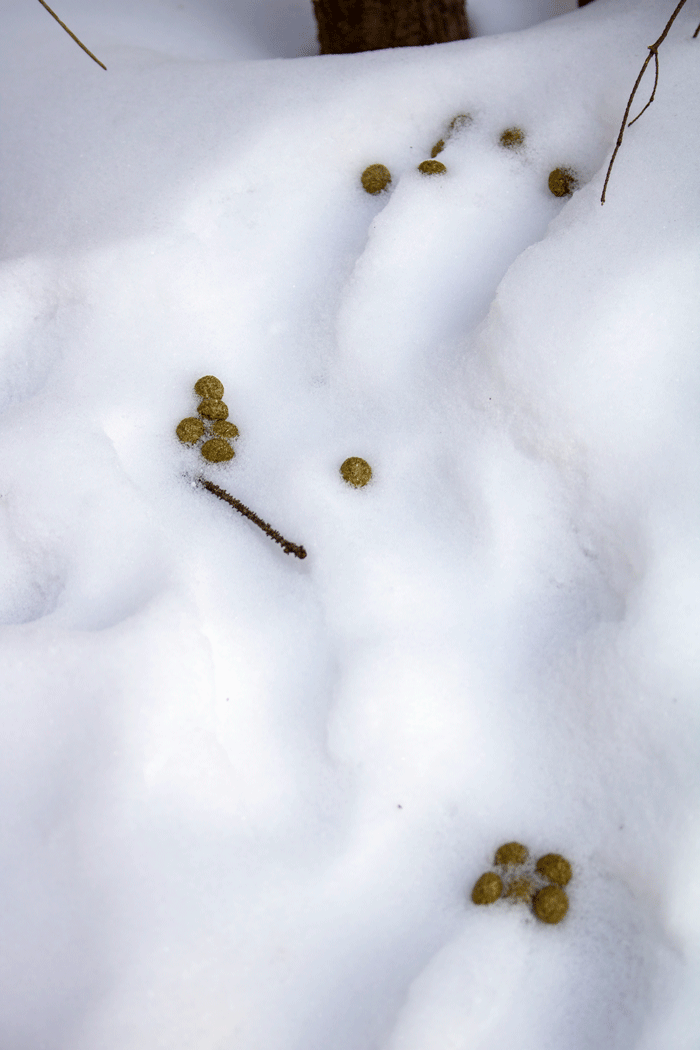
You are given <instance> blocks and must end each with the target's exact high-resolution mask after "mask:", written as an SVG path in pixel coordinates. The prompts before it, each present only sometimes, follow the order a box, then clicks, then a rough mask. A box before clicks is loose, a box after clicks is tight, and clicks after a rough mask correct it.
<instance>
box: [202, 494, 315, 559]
mask: <svg viewBox="0 0 700 1050" xmlns="http://www.w3.org/2000/svg"><path fill="white" fill-rule="evenodd" d="M197 483H198V484H199V485H201V486H202V488H205V489H208V491H209V492H213V493H214V495H215V496H218V497H219V499H222V500H223V501H224V503H228V504H229V506H231V507H233V509H234V510H237V511H238V513H239V514H243V515H244V516H245V517H246V518H249V519H250V521H252V522H254V524H255V525H257V526H258V528H259V529H262V530H263V532H265V533H267V535H268V536H269V537H270V539H271V540H274V541H275V543H279V545H280V547H282V549H283V550H284V552H285V554H294V555H295V556H296V557H297V558H305V557H306V551H305V550H304V548H303V547H299V546H298V545H297V544H296V543H291V542H290V541H289V540H285V538H284V536H281V535H280V533H279V532H277V530H276V529H273V528H272V526H271V525H268V523H267V522H266V521H263V520H262V518H259V517H258V515H257V514H255V513H254V512H253V511H252V510H250V509H249V508H248V507H246V505H245V504H244V503H241V501H240V500H239V499H236V497H235V496H232V495H231V493H230V492H227V491H226V489H220V488H219V486H218V485H215V484H214V482H213V481H208V480H207V479H206V478H197Z"/></svg>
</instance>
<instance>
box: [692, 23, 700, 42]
mask: <svg viewBox="0 0 700 1050" xmlns="http://www.w3.org/2000/svg"><path fill="white" fill-rule="evenodd" d="M698 33H700V26H698V28H697V29H696V30H695V32H694V33H693V40H695V37H696V36H697V35H698Z"/></svg>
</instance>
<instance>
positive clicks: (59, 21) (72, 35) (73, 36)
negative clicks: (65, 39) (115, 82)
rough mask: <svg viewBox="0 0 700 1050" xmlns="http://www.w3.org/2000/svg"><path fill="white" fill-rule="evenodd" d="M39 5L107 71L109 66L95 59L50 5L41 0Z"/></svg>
mask: <svg viewBox="0 0 700 1050" xmlns="http://www.w3.org/2000/svg"><path fill="white" fill-rule="evenodd" d="M39 3H40V4H41V6H42V7H45V8H46V10H47V11H48V12H49V14H50V15H51V16H52V17H53V18H55V19H56V21H57V22H58V24H59V25H60V26H61V27H62V28H63V29H65V31H66V33H68V36H70V37H72V38H73V40H75V42H76V44H77V45H78V46H79V47H82V49H83V51H84V52H85V54H86V55H89V56H90V58H91V59H92V60H93V62H97V64H98V66H102V68H103V69H104V70H106V69H107V66H105V65H104V63H102V62H100V60H99V58H95V56H94V55H93V53H92V51H90V50H88V48H86V47H85V44H84V43H83V42H82V40H78V38H77V36H76V35H75V33H73V32H72V31H71V30H70V29H69V28H68V26H67V25H66V23H65V22H62V21H61V19H60V18H59V17H58V15H57V14H56V12H55V11H52V10H51V8H50V7H49V5H48V4H47V3H46V2H45V0H39Z"/></svg>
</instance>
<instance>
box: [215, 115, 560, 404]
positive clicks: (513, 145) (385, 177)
mask: <svg viewBox="0 0 700 1050" xmlns="http://www.w3.org/2000/svg"><path fill="white" fill-rule="evenodd" d="M473 122H474V118H473V117H472V116H471V114H469V113H458V114H457V116H456V117H453V118H452V120H451V121H450V122H449V124H448V125H447V130H446V131H445V132H444V133H443V135H442V137H441V138H439V139H438V140H437V142H436V143H435V145H434V146H433V148H432V149H431V151H430V158H431V159H430V160H424V161H421V163H420V164H419V165H418V171H419V172H420V173H421V175H445V174H446V173H447V168H446V167H445V165H444V164H443V163H442V162H441V161H439V160H435V158H436V157H437V156H438V155H439V154H440V153H442V152H443V150H444V149H445V146H446V145H447V143H448V141H449V140H450V139H451V138H453V137H454V136H456V135H458V134H459V133H460V132H461V131H462V130H463V129H464V128H466V127H469V125H470V124H473ZM525 138H526V136H525V132H524V131H523V129H522V128H520V127H517V126H513V127H510V128H506V129H505V130H504V131H502V132H501V135H500V137H499V140H498V141H499V143H500V145H501V146H502V147H503V149H509V150H520V149H522V147H523V146H524V145H525ZM360 181H361V183H362V187H363V189H364V190H365V192H366V193H371V194H372V195H377V194H379V193H382V192H383V191H384V190H386V189H387V188H388V187H389V186H390V184H391V172H390V171H389V169H388V168H387V167H386V166H385V165H384V164H370V165H369V167H367V168H365V170H364V171H363V172H362V175H361V176H360ZM547 184H548V186H549V191H550V193H552V194H553V195H554V196H555V197H570V196H571V194H572V193H573V192H574V190H576V189H578V186H579V178H578V175H577V174H576V172H575V171H573V170H572V169H571V168H554V170H553V171H550V173H549V179H548V183H547ZM200 412H201V410H200Z"/></svg>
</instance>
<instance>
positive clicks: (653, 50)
mask: <svg viewBox="0 0 700 1050" xmlns="http://www.w3.org/2000/svg"><path fill="white" fill-rule="evenodd" d="M685 4H686V0H679V3H678V4H677V5H676V9H675V11H674V12H673V14H672V15H671V17H670V18H669V20H668V22H667V23H666V25H665V26H664V31H663V33H662V34H661V36H660V37H659V39H658V40H655V41H654V43H653V44H650V45H649V54H648V55H647V57H646V58H645V59H644V65H643V66H642V68H641V69H640V71H639V76H638V77H637V79H636V80H635V82H634V87H633V88H632V94H631V95H630V97H629V99H628V100H627V108H626V109H625V115H624V117H623V118H622V124H621V125H620V131H619V132H618V136H617V142H616V143H615V149H614V150H613V155H612V157H611V158H610V164H609V165H608V170H607V172H606V175H605V182H604V183H603V192H602V193H601V195H600V203H601V204H605V193H606V190H607V188H608V182H609V181H610V174H611V172H612V169H613V164H614V163H615V158H616V157H617V154H618V150H619V149H620V146H621V145H622V139H623V136H624V134H625V129H626V128H627V127H628V126H629V125H628V123H627V120H628V118H629V115H630V110H631V108H632V103H633V102H634V96H635V95H636V94H637V89H638V87H639V85H640V84H641V82H642V77H643V76H644V74H645V73H646V70H647V66H648V65H649V63H650V62H651V59H652V56H653V58H654V63H655V66H656V76H655V77H654V87H653V89H652V92H651V97H650V99H649V101H648V102H647V104H646V106H645V107H644V109H643V110H642V111H641V113H638V114H637V116H636V117H635V118H634V120H639V118H640V117H641V115H642V113H644V111H645V110H647V109H648V108H649V106H650V105H651V104H652V102H653V101H654V95H655V94H656V85H657V84H658V82H659V54H658V52H659V47H660V46H661V44H663V42H664V40H665V39H666V37H667V36H668V33H669V30H670V28H671V26H672V25H673V23H674V22H675V21H676V18H677V17H678V15H679V14H680V12H681V10H682V8H683V7H684V6H685ZM698 30H700V26H698ZM695 35H697V31H696V34H695ZM634 120H633V121H631V123H632V124H634Z"/></svg>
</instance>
